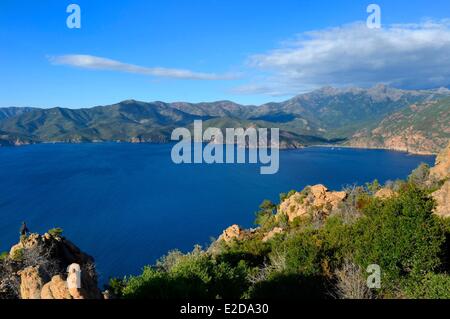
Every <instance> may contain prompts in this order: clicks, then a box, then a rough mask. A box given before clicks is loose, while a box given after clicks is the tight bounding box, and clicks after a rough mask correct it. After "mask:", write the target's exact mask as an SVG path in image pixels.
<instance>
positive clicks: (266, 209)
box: [255, 200, 277, 228]
mask: <svg viewBox="0 0 450 319" xmlns="http://www.w3.org/2000/svg"><path fill="white" fill-rule="evenodd" d="M276 212H277V206H276V205H275V204H274V203H272V202H271V201H270V200H264V201H263V202H262V204H261V205H260V206H259V211H258V212H257V213H256V220H255V225H259V226H261V227H262V228H270V227H271V226H273V224H274V221H275V214H276Z"/></svg>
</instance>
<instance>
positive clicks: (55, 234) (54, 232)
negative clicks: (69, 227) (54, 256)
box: [48, 227, 64, 238]
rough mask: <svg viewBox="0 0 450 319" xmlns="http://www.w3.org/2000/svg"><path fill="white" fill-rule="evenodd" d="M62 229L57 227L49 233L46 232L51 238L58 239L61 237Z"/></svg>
mask: <svg viewBox="0 0 450 319" xmlns="http://www.w3.org/2000/svg"><path fill="white" fill-rule="evenodd" d="M63 232H64V231H63V229H62V228H59V227H57V228H52V229H50V230H49V231H48V233H49V234H50V235H51V236H52V237H55V238H58V237H61V236H62V234H63Z"/></svg>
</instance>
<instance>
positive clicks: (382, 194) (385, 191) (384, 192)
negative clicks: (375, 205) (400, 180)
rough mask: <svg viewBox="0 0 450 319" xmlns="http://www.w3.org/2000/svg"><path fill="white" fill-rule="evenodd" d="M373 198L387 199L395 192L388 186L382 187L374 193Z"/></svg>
mask: <svg viewBox="0 0 450 319" xmlns="http://www.w3.org/2000/svg"><path fill="white" fill-rule="evenodd" d="M374 196H375V198H380V199H389V198H391V197H394V196H395V192H394V191H393V190H392V189H390V188H382V189H380V190H379V191H378V192H376V193H375V195H374Z"/></svg>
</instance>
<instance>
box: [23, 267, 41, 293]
mask: <svg viewBox="0 0 450 319" xmlns="http://www.w3.org/2000/svg"><path fill="white" fill-rule="evenodd" d="M19 275H20V295H21V297H22V299H41V289H42V286H43V280H42V277H41V275H40V273H39V267H38V266H35V267H27V268H25V269H24V270H22V271H19Z"/></svg>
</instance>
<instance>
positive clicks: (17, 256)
mask: <svg viewBox="0 0 450 319" xmlns="http://www.w3.org/2000/svg"><path fill="white" fill-rule="evenodd" d="M24 255H25V250H24V249H23V248H19V249H16V250H15V251H14V252H13V254H12V256H11V259H12V260H14V261H22V260H23V258H24Z"/></svg>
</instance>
